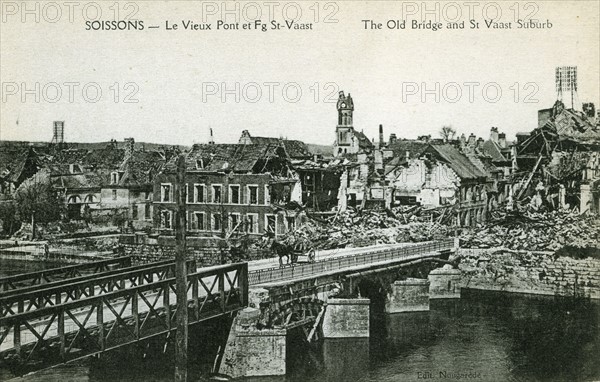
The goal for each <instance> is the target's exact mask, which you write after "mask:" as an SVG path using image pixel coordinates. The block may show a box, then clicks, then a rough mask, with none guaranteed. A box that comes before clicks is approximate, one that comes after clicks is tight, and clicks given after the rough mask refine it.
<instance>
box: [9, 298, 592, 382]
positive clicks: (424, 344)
mask: <svg viewBox="0 0 600 382" xmlns="http://www.w3.org/2000/svg"><path fill="white" fill-rule="evenodd" d="M371 319H372V322H371V324H372V325H371V326H372V328H371V338H370V339H345V340H325V341H320V342H318V343H317V344H311V345H308V344H306V343H305V342H304V341H303V340H302V338H301V331H298V332H297V333H295V334H294V333H292V334H291V335H290V336H289V340H288V375H287V376H285V377H271V378H250V379H247V380H248V381H253V382H275V381H286V382H301V381H302V382H304V381H307V382H323V381H327V382H338V381H339V382H346V381H353V382H375V381H378V382H379V381H390V382H391V381H433V380H437V381H446V380H447V381H452V380H454V381H456V380H474V381H569V382H571V381H594V380H596V381H597V380H600V304H598V302H596V301H592V302H590V301H589V300H573V299H565V298H553V297H536V296H526V295H517V294H505V293H492V292H468V293H463V298H462V299H461V300H455V301H449V300H446V301H440V300H437V301H432V303H431V310H430V311H429V312H418V313H399V314H392V315H387V314H383V313H373V314H372V317H371ZM194 335H195V336H196V337H195V339H191V340H190V343H192V342H194V343H204V342H206V343H207V344H209V345H210V341H207V338H210V336H211V335H214V336H217V334H216V332H215V331H214V329H208V330H205V331H204V333H195V334H194ZM225 335H226V334H225ZM219 336H220V337H221V338H222V337H223V333H220V334H219ZM209 345H207V346H208V347H202V346H199V345H193V346H191V348H190V365H191V367H190V371H189V379H188V380H190V381H202V380H206V379H207V371H208V370H210V366H211V364H212V359H213V357H214V354H215V351H214V349H213V348H214V346H213V347H212V348H211V349H212V350H206V349H208V348H210V346H209ZM161 346H162V345H161ZM161 350H163V349H162V348H161ZM134 353H135V352H134ZM155 353H157V354H154V355H147V357H146V358H144V357H143V356H141V355H140V354H141V353H135V354H133V355H132V352H131V351H117V352H113V354H111V355H110V356H108V357H104V358H103V359H102V360H94V361H85V362H82V363H81V364H78V365H67V366H60V367H57V368H54V369H51V370H46V371H42V372H38V373H36V374H33V375H29V376H26V377H25V378H23V379H17V380H18V381H23V382H34V381H35V382H40V381H74V382H83V381H97V382H109V381H110V382H113V381H135V382H142V381H144V382H146V381H157V382H163V381H165V382H166V381H170V380H172V369H171V368H170V367H169V365H170V364H172V351H171V350H169V349H168V348H167V351H166V355H165V354H163V353H162V351H158V352H155ZM11 376H12V374H11V373H10V372H9V371H8V370H3V369H1V368H0V381H3V380H9V379H10V378H11ZM469 377H470V378H469Z"/></svg>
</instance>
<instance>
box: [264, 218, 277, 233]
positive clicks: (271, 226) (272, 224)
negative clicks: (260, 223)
mask: <svg viewBox="0 0 600 382" xmlns="http://www.w3.org/2000/svg"><path fill="white" fill-rule="evenodd" d="M276 229H277V216H276V215H265V230H266V231H267V232H273V233H277V231H276Z"/></svg>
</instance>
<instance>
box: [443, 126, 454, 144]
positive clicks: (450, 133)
mask: <svg viewBox="0 0 600 382" xmlns="http://www.w3.org/2000/svg"><path fill="white" fill-rule="evenodd" d="M439 134H440V136H441V137H442V139H444V141H446V142H447V141H450V140H452V139H454V136H455V135H456V130H455V129H454V128H453V127H452V126H451V125H444V126H442V128H441V129H440V132H439Z"/></svg>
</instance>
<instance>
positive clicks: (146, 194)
mask: <svg viewBox="0 0 600 382" xmlns="http://www.w3.org/2000/svg"><path fill="white" fill-rule="evenodd" d="M144 198H145V199H146V200H150V199H152V193H151V192H148V191H146V192H145V193H144Z"/></svg>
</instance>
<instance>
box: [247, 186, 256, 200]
mask: <svg viewBox="0 0 600 382" xmlns="http://www.w3.org/2000/svg"><path fill="white" fill-rule="evenodd" d="M247 189H248V204H258V186H255V185H252V186H247Z"/></svg>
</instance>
